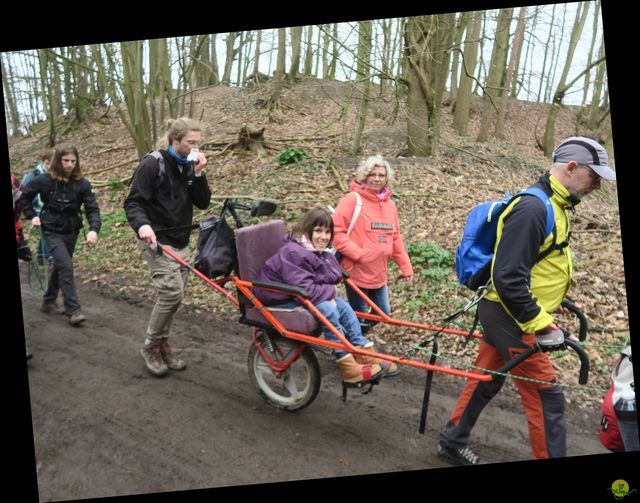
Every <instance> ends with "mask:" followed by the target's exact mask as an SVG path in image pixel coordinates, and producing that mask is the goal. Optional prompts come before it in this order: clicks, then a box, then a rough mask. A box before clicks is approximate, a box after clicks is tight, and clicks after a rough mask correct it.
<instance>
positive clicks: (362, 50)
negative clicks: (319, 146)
mask: <svg viewBox="0 0 640 503" xmlns="http://www.w3.org/2000/svg"><path fill="white" fill-rule="evenodd" d="M372 27H373V26H372V23H371V21H360V22H359V23H358V64H357V80H358V81H361V82H362V98H361V99H360V110H359V111H358V119H357V122H356V130H355V133H354V135H353V143H352V144H351V154H353V155H356V154H357V153H358V152H359V150H360V141H361V139H362V131H363V130H364V125H365V122H366V120H367V110H368V108H369V90H370V88H371V79H370V67H369V64H370V61H371V30H372Z"/></svg>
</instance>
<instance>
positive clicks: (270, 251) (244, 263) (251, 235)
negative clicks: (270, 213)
mask: <svg viewBox="0 0 640 503" xmlns="http://www.w3.org/2000/svg"><path fill="white" fill-rule="evenodd" d="M286 232H287V230H286V227H285V224H284V222H283V221H282V220H270V221H268V222H263V223H260V224H257V225H251V226H248V227H241V228H240V229H238V230H237V231H236V249H237V252H238V275H239V277H240V279H243V280H244V281H253V280H255V279H256V276H257V275H258V273H259V272H260V268H261V267H262V264H264V263H265V262H266V261H267V259H268V258H269V257H271V256H272V255H275V253H276V252H277V251H278V250H279V249H280V247H281V246H282V240H283V239H284V236H285V234H286ZM245 307H246V311H245V316H246V318H247V320H248V321H253V322H258V323H264V324H267V325H270V323H269V321H268V320H267V319H266V318H265V317H264V316H262V314H261V313H260V312H259V311H258V310H257V309H256V308H254V307H253V306H252V305H251V304H246V306H245ZM269 311H270V312H271V313H272V314H273V315H274V316H275V317H276V318H277V319H278V321H280V322H281V323H282V324H283V325H284V326H285V327H286V328H287V329H288V330H292V331H294V332H299V333H303V334H309V335H312V334H313V335H315V334H314V332H316V331H318V330H319V329H320V324H319V322H318V320H317V319H316V317H315V316H313V314H311V313H310V312H309V311H307V309H305V308H304V307H297V308H295V309H282V308H278V307H274V308H269Z"/></svg>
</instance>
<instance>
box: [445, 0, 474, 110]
mask: <svg viewBox="0 0 640 503" xmlns="http://www.w3.org/2000/svg"><path fill="white" fill-rule="evenodd" d="M472 15H473V13H472V12H471V11H466V12H463V13H462V14H460V18H459V19H458V24H457V26H456V36H455V39H454V42H453V47H454V51H453V61H452V63H451V91H450V100H449V101H450V102H451V107H452V109H455V106H456V99H457V95H458V85H459V78H458V72H459V67H460V50H459V49H460V47H461V46H462V37H463V36H464V34H465V32H466V31H467V30H468V28H469V23H470V22H471V18H472Z"/></svg>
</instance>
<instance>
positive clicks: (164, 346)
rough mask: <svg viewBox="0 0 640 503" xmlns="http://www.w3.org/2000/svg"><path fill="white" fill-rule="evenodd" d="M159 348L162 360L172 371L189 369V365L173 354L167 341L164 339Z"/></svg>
mask: <svg viewBox="0 0 640 503" xmlns="http://www.w3.org/2000/svg"><path fill="white" fill-rule="evenodd" d="M158 347H159V349H160V356H161V357H162V360H163V361H164V363H166V364H167V367H169V368H170V369H171V370H184V369H185V368H187V364H186V363H185V362H184V360H182V359H180V358H178V357H177V356H176V355H174V354H173V351H172V350H171V347H170V346H169V342H168V341H167V339H162V340H161V341H160V343H159V344H158Z"/></svg>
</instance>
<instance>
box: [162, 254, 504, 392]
mask: <svg viewBox="0 0 640 503" xmlns="http://www.w3.org/2000/svg"><path fill="white" fill-rule="evenodd" d="M161 250H162V252H163V253H166V254H167V255H168V256H169V257H171V258H172V259H173V260H175V261H176V262H178V263H179V264H180V265H182V266H183V267H186V268H187V269H189V271H191V272H193V273H194V274H195V275H196V276H198V277H199V278H200V279H202V280H203V281H205V282H206V283H207V284H208V285H209V286H211V287H212V288H213V289H214V290H216V291H217V292H218V293H220V294H222V295H224V296H225V297H226V298H227V299H229V300H230V301H231V302H233V303H234V304H235V305H236V306H240V302H239V301H238V299H237V298H236V297H234V296H233V295H232V294H231V293H229V292H228V291H227V290H226V289H225V288H224V285H225V284H226V283H227V282H229V281H232V280H233V281H234V283H235V285H236V287H237V288H238V290H239V291H240V292H241V293H242V294H243V295H244V296H245V297H246V298H247V299H248V300H249V301H250V302H251V304H252V305H253V306H254V307H255V308H256V309H258V310H259V311H260V313H261V314H262V316H264V317H265V319H266V320H267V321H268V322H269V324H270V325H271V326H272V327H273V329H274V330H276V331H277V332H278V333H279V334H281V335H282V336H284V337H287V338H289V339H293V340H297V341H300V342H304V343H306V344H315V345H317V346H324V347H327V348H332V349H338V350H342V351H345V352H348V353H354V354H361V355H367V356H373V357H377V358H380V359H383V360H385V361H391V362H395V363H398V364H402V365H408V366H410V367H416V368H420V369H423V370H427V371H436V372H442V373H444V374H449V375H454V376H457V377H463V378H465V379H474V380H476V381H491V380H492V379H493V376H492V375H490V374H477V373H473V372H467V371H464V370H457V369H453V368H448V367H443V366H441V365H435V364H430V363H425V362H421V361H418V360H413V359H409V358H406V357H398V356H392V355H388V354H384V353H378V352H376V351H369V350H366V349H363V348H360V347H355V346H353V345H352V344H351V343H350V342H349V341H348V340H347V339H346V338H345V337H344V336H343V335H342V333H340V331H339V330H337V329H336V328H335V327H334V326H333V324H332V323H331V322H330V321H329V320H327V319H326V318H325V317H324V316H323V314H322V313H321V312H320V311H318V309H317V308H316V307H315V306H314V305H313V304H312V303H311V302H310V301H309V300H307V299H305V298H303V297H301V296H299V295H292V297H295V298H297V300H298V301H299V302H300V303H301V305H303V306H304V307H306V308H307V309H308V310H309V311H310V312H311V313H313V315H314V316H315V317H316V318H317V319H318V320H319V321H320V323H322V324H323V325H324V326H326V327H327V328H328V329H329V330H330V331H331V332H332V333H333V335H335V336H336V337H337V338H338V340H339V341H340V343H338V342H332V341H328V340H326V339H322V338H319V337H314V336H312V335H308V334H302V333H299V332H294V331H292V330H288V329H287V328H285V327H284V325H282V323H280V321H278V319H277V318H276V317H275V316H274V315H273V314H271V312H270V311H269V308H268V307H267V306H265V305H264V304H262V302H260V300H259V299H258V298H257V297H256V295H255V294H254V292H253V290H252V289H253V288H258V287H254V285H253V283H252V282H250V281H244V280H242V279H240V278H238V277H237V276H227V277H225V278H221V279H218V280H211V279H209V278H207V276H205V275H204V274H202V273H201V272H200V271H198V270H197V269H195V268H194V267H192V266H191V265H190V264H189V263H188V262H186V261H185V260H183V259H182V258H180V257H178V256H177V255H176V254H175V253H174V252H172V251H171V250H170V249H168V248H164V247H162V248H161ZM345 282H346V283H347V284H348V285H349V286H350V287H351V288H353V290H354V291H356V292H357V293H358V295H360V296H361V297H362V298H363V299H364V300H365V301H366V303H367V304H368V305H369V306H370V307H371V309H372V310H373V312H375V313H376V314H373V313H361V312H356V314H357V316H358V317H359V318H364V319H368V320H373V321H377V322H381V323H386V324H389V325H394V326H402V327H410V328H417V329H422V330H429V331H441V332H442V333H447V334H453V335H464V336H468V335H469V334H468V333H467V332H465V331H462V330H454V329H445V328H441V327H437V326H434V325H428V324H424V323H416V322H411V321H404V320H399V319H396V318H392V317H390V316H388V315H387V314H385V313H384V312H383V311H382V310H381V309H380V308H379V307H378V306H377V305H376V304H374V303H373V302H372V301H371V299H369V297H367V296H366V295H365V294H364V293H363V292H362V290H360V289H359V288H358V287H357V286H356V285H354V284H353V282H352V281H351V280H350V279H346V280H345ZM259 288H262V289H265V290H269V291H273V292H281V291H280V290H277V289H271V288H265V287H259ZM281 293H282V292H281ZM287 293H288V292H287ZM471 336H472V337H476V338H482V334H480V333H478V332H474V333H473V334H471ZM274 370H275V371H277V372H282V371H283V370H286V369H282V368H278V369H274Z"/></svg>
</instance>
